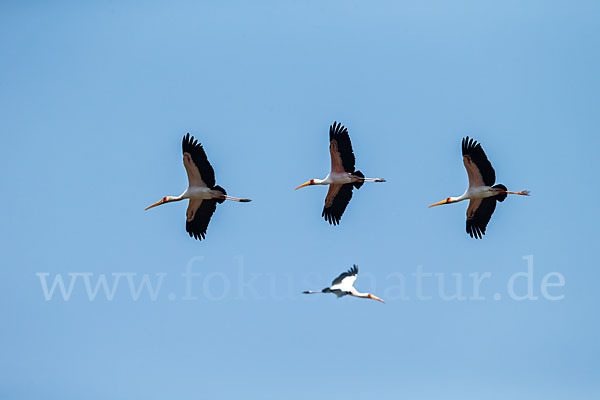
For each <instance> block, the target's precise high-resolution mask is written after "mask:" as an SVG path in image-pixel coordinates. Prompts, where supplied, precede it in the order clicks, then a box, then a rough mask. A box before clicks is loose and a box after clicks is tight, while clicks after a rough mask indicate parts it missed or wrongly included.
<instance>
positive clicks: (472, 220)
mask: <svg viewBox="0 0 600 400" xmlns="http://www.w3.org/2000/svg"><path fill="white" fill-rule="evenodd" d="M495 209H496V198H495V197H487V198H485V199H471V200H470V201H469V208H467V233H468V234H469V235H471V237H472V238H475V239H481V238H482V237H483V235H485V228H486V227H487V224H488V222H490V218H492V214H493V213H494V210H495Z"/></svg>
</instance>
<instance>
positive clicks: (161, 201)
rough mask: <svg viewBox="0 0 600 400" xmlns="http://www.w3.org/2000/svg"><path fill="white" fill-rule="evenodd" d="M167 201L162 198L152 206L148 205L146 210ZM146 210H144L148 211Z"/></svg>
mask: <svg viewBox="0 0 600 400" xmlns="http://www.w3.org/2000/svg"><path fill="white" fill-rule="evenodd" d="M164 203H165V199H160V200H159V201H157V202H156V203H154V204H152V205H151V206H148V207H146V210H149V209H151V208H152V207H156V206H160V205H161V204H164ZM146 210H144V211H146Z"/></svg>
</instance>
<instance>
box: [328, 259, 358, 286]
mask: <svg viewBox="0 0 600 400" xmlns="http://www.w3.org/2000/svg"><path fill="white" fill-rule="evenodd" d="M357 275H358V266H356V265H354V266H353V267H352V268H350V269H349V270H348V271H346V272H344V273H343V274H341V275H340V276H338V277H337V278H335V279H334V280H333V282H331V287H334V286H336V285H339V286H340V288H339V289H341V290H349V289H350V288H351V287H352V286H354V282H355V281H356V276H357Z"/></svg>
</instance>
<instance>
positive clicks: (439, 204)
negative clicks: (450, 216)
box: [429, 199, 448, 208]
mask: <svg viewBox="0 0 600 400" xmlns="http://www.w3.org/2000/svg"><path fill="white" fill-rule="evenodd" d="M447 203H448V199H446V200H442V201H440V202H439V203H435V204H432V205H430V206H429V208H431V207H434V206H441V205H442V204H447Z"/></svg>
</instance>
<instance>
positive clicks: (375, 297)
mask: <svg viewBox="0 0 600 400" xmlns="http://www.w3.org/2000/svg"><path fill="white" fill-rule="evenodd" d="M369 298H371V299H373V300H377V301H380V302H382V303H383V304H385V301H383V300H382V299H380V298H379V297H377V296H375V295H374V294H371V295H369Z"/></svg>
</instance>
